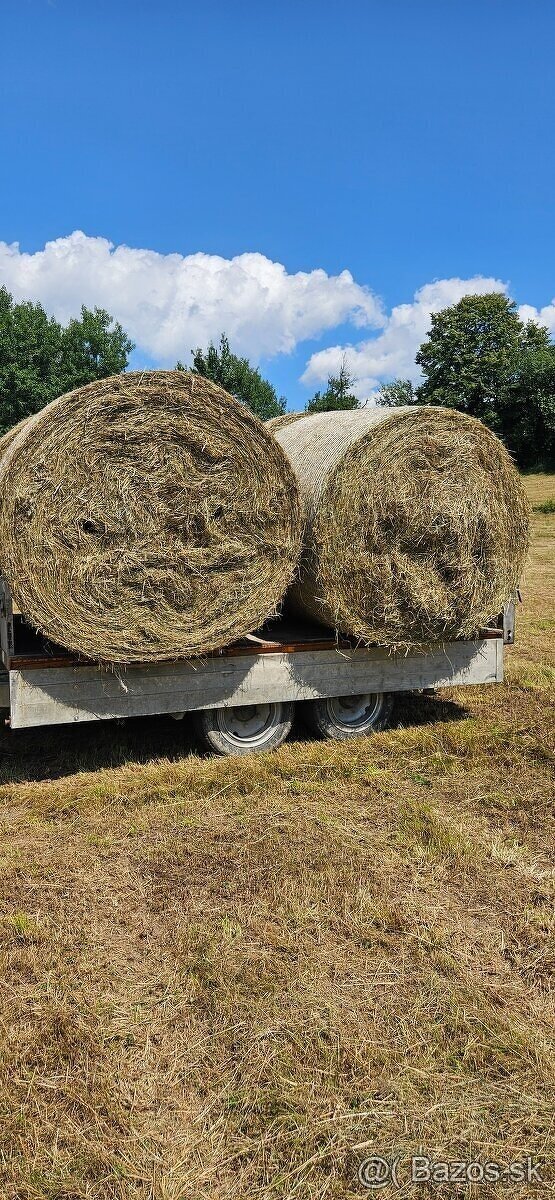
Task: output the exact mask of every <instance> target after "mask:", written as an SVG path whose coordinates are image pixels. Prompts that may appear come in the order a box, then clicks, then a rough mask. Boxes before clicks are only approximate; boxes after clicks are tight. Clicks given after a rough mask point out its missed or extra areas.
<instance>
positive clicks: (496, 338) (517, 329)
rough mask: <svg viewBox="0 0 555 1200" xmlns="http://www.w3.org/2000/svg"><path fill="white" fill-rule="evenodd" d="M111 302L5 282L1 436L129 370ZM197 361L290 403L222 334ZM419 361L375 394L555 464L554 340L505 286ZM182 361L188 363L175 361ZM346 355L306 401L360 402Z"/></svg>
mask: <svg viewBox="0 0 555 1200" xmlns="http://www.w3.org/2000/svg"><path fill="white" fill-rule="evenodd" d="M134 348H135V347H134V345H133V342H132V341H131V339H130V338H129V337H128V335H127V334H126V332H125V330H124V329H123V328H122V326H121V325H120V323H119V322H118V321H115V320H114V319H113V317H111V316H110V314H109V313H107V312H106V311H105V310H104V309H101V308H94V309H88V308H86V307H84V306H83V307H82V309H81V316H80V317H79V318H74V319H72V320H70V321H69V322H68V323H67V324H66V325H63V324H62V323H61V322H59V321H57V320H56V319H55V318H54V317H50V316H48V315H47V313H46V312H45V310H44V308H43V307H42V305H40V304H35V303H32V302H30V301H23V302H21V303H16V302H15V301H14V300H13V297H12V296H11V295H10V294H9V292H8V291H7V290H6V288H0V434H1V433H5V432H6V431H7V430H8V429H10V428H11V427H12V426H13V425H15V424H17V422H18V421H21V420H23V419H24V418H25V417H27V416H29V415H31V414H32V413H35V412H38V411H39V410H40V409H41V408H43V407H44V405H45V404H48V403H49V401H50V400H53V399H54V398H55V397H56V396H59V395H62V394H63V393H64V392H67V391H70V390H71V389H72V388H76V387H82V386H83V385H84V384H86V383H90V382H92V381H93V380H94V379H104V378H106V377H107V376H108V375H114V374H117V373H119V372H120V371H124V370H126V368H127V367H128V365H129V357H130V354H131V353H132V351H133V350H134ZM191 355H192V363H191V367H190V369H191V370H192V371H193V372H196V373H197V374H199V375H203V376H205V377H206V378H207V379H211V380H213V382H214V383H217V384H219V385H220V386H221V387H223V388H225V389H226V391H228V392H230V393H231V394H232V395H233V396H235V397H236V398H237V399H238V400H240V401H242V403H244V404H246V405H247V406H248V408H250V409H251V410H252V411H253V412H254V413H256V414H257V416H259V417H260V418H261V419H262V420H268V418H269V417H274V416H279V415H280V414H281V413H283V412H285V409H286V401H285V399H284V397H283V396H281V397H278V394H277V392H276V389H275V388H274V387H273V385H272V384H271V383H270V382H269V381H268V380H267V379H264V377H263V376H262V375H261V373H260V371H259V370H258V368H256V367H253V366H252V365H251V364H250V363H249V361H248V359H246V358H241V357H239V356H238V355H236V354H234V353H233V351H232V350H231V348H230V345H229V341H228V339H227V337H226V336H225V334H222V337H221V339H220V343H219V345H218V346H214V345H213V344H212V343H210V345H209V346H208V347H207V348H206V349H201V348H200V347H197V349H196V350H194V351H191ZM416 362H417V363H418V365H419V367H420V369H421V372H422V382H421V383H420V384H419V385H418V386H414V384H413V383H412V382H411V381H410V380H408V379H394V380H391V381H390V382H388V383H385V384H382V386H381V388H380V389H379V392H378V394H377V403H379V404H382V405H387V406H395V407H397V406H399V405H414V404H431V405H443V406H445V407H447V408H456V409H458V410H459V411H460V412H464V413H468V414H469V415H470V416H472V417H478V418H479V419H480V420H481V421H484V423H485V424H486V425H488V426H489V428H490V429H492V430H493V431H494V433H496V434H497V435H498V436H499V437H500V438H501V439H502V440H503V441H504V442H505V444H506V446H507V447H508V449H509V450H510V452H511V453H512V455H513V456H514V458H515V460H516V462H517V463H518V465H519V466H520V467H521V468H522V469H524V470H526V469H528V470H530V469H532V468H539V467H543V468H544V469H550V468H552V467H553V466H555V345H554V344H553V342H552V341H551V340H550V338H549V334H548V332H547V330H546V329H544V328H543V326H539V325H536V324H535V322H532V321H527V322H524V321H522V320H521V319H520V317H519V315H518V312H517V309H516V305H515V304H514V302H513V301H511V300H508V299H507V297H506V296H503V295H500V294H499V293H491V294H487V295H483V296H465V297H464V298H463V299H462V300H460V301H459V303H458V304H454V305H452V306H451V307H449V308H445V309H443V311H442V312H439V313H435V314H434V315H433V316H432V317H431V328H430V332H429V334H428V337H427V338H426V340H425V341H424V342H423V343H422V345H421V347H420V349H419V351H418V353H417V355H416ZM176 369H178V370H185V367H184V364H183V363H181V362H178V363H176ZM360 405H361V401H360V399H359V398H358V397H357V396H356V394H355V390H354V380H353V378H352V376H351V374H350V372H349V369H348V364H347V359H346V357H345V356H344V358H343V361H342V363H341V366H340V368H339V372H338V374H337V375H333V374H332V375H330V376H329V378H328V382H327V386H326V387H325V389H324V390H323V391H318V392H316V393H315V395H314V396H313V397H312V398H311V399H310V400H309V401H308V403H307V405H306V408H305V411H307V412H309V413H317V412H329V411H334V410H339V409H352V408H359V407H360Z"/></svg>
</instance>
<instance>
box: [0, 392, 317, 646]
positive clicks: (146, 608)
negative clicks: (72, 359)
mask: <svg viewBox="0 0 555 1200" xmlns="http://www.w3.org/2000/svg"><path fill="white" fill-rule="evenodd" d="M0 456H1V458H0V567H1V570H2V571H3V573H4V575H5V577H6V578H7V580H8V582H9V584H10V586H11V589H12V592H13V595H14V597H15V600H16V602H17V604H18V606H19V608H20V609H21V611H22V612H23V613H24V615H25V616H26V617H27V618H28V620H29V621H30V622H31V623H32V624H33V625H34V626H35V627H36V628H37V629H38V630H40V631H41V632H42V633H43V634H45V635H46V636H47V637H48V638H50V639H52V640H53V641H55V642H58V643H60V644H61V645H63V646H65V647H67V648H68V649H69V650H72V651H75V652H78V653H80V654H83V655H85V656H87V657H90V658H93V659H97V660H100V661H102V660H103V661H106V662H132V661H148V660H150V661H156V660H158V661H159V660H163V659H169V658H176V657H183V656H188V655H195V654H200V653H203V652H206V651H210V650H212V649H216V648H218V647H221V646H224V645H226V644H228V643H229V642H231V641H233V640H234V639H236V638H239V637H241V636H243V635H244V634H246V633H248V632H250V631H252V630H253V629H256V628H257V627H258V626H259V625H260V624H261V623H262V622H263V621H264V620H265V618H266V617H268V616H269V615H270V614H272V613H273V612H275V608H276V605H277V604H278V603H279V601H280V599H281V597H282V595H283V592H284V590H285V589H286V587H287V585H288V583H289V581H290V580H291V577H292V575H293V573H294V570H295V567H296V565H297V562H298V557H299V550H300V529H301V519H300V508H299V503H298V496H297V491H296V485H295V480H294V477H293V473H292V471H291V469H290V467H289V465H288V462H287V459H286V456H285V455H284V453H283V451H282V449H281V447H280V446H279V445H278V444H277V443H276V441H275V440H274V438H273V437H272V436H271V434H270V433H268V431H267V430H266V429H265V428H264V425H263V424H262V422H261V421H259V420H258V419H257V418H256V417H255V416H253V415H252V413H250V412H249V411H248V409H246V408H245V407H244V406H243V405H242V404H240V403H238V402H237V401H236V400H234V399H233V398H232V397H231V396H229V395H228V394H227V393H226V392H224V391H223V390H222V389H221V388H219V387H217V386H216V385H214V384H213V383H210V382H209V381H208V380H206V379H203V378H202V377H201V376H198V375H194V374H190V373H188V372H183V371H175V372H174V371H152V372H143V373H129V374H126V375H119V376H115V377H113V378H111V379H104V380H102V381H100V382H95V383H92V384H89V385H88V386H86V387H83V388H80V389H79V390H77V391H74V392H70V393H68V395H66V396H62V397H61V398H60V399H58V400H55V401H54V402H53V403H52V404H50V405H48V407H47V408H45V409H43V411H42V412H40V413H38V414H37V415H36V416H34V417H31V418H29V420H28V421H26V422H25V423H24V424H23V425H22V426H21V428H19V429H18V431H17V432H16V433H15V436H14V434H13V433H9V434H7V435H6V437H5V438H4V439H3V441H2V442H0Z"/></svg>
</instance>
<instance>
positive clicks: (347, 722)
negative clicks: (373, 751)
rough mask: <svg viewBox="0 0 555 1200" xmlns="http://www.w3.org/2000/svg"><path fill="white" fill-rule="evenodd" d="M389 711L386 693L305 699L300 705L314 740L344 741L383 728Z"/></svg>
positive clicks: (388, 699)
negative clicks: (314, 734)
mask: <svg viewBox="0 0 555 1200" xmlns="http://www.w3.org/2000/svg"><path fill="white" fill-rule="evenodd" d="M392 710H393V696H392V695H391V693H390V692H365V693H363V694H361V695H358V696H330V697H328V699H326V700H307V701H306V702H305V703H304V705H303V716H304V719H305V721H306V723H307V725H308V726H309V728H310V729H311V730H312V732H313V733H316V734H318V737H321V738H334V739H335V740H337V741H346V740H347V739H348V738H354V737H363V736H364V735H365V734H369V733H378V732H379V731H380V730H381V729H385V728H386V727H387V725H388V724H389V722H390V719H391V713H392Z"/></svg>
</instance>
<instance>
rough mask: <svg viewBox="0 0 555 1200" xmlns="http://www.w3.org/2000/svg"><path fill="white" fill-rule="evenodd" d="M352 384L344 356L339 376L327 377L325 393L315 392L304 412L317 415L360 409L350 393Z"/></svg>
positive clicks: (358, 402)
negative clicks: (336, 410) (337, 410)
mask: <svg viewBox="0 0 555 1200" xmlns="http://www.w3.org/2000/svg"><path fill="white" fill-rule="evenodd" d="M353 383H354V379H353V377H352V375H350V374H349V371H348V369H347V359H346V356H345V355H343V361H342V363H341V367H340V368H339V375H329V376H328V383H327V387H326V390H325V392H316V393H315V395H314V396H313V397H312V400H309V401H308V404H307V405H306V408H305V412H307V413H319V412H332V411H333V410H334V409H346V408H360V401H359V400H357V398H356V396H355V395H353V392H352V387H353Z"/></svg>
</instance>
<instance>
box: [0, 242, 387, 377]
mask: <svg viewBox="0 0 555 1200" xmlns="http://www.w3.org/2000/svg"><path fill="white" fill-rule="evenodd" d="M0 284H4V285H5V286H6V287H7V288H8V290H9V291H10V292H12V294H13V295H14V296H15V297H16V299H29V300H38V301H40V302H41V303H42V304H43V305H44V307H45V308H46V310H47V311H48V312H50V313H53V314H54V315H55V316H56V317H57V318H58V319H59V320H62V321H67V320H68V319H69V318H70V317H72V316H74V315H78V313H79V310H80V307H81V305H82V304H86V305H87V306H88V307H93V306H94V305H98V306H99V307H101V308H107V309H108V311H109V312H111V313H112V314H113V316H115V317H116V319H117V320H118V321H121V323H122V325H123V326H124V328H125V329H126V330H127V331H128V333H129V334H130V336H131V337H132V338H133V341H135V342H136V343H137V346H138V348H139V349H140V350H142V351H143V352H145V353H146V354H148V355H149V356H150V357H151V358H152V359H154V360H155V362H156V363H158V364H160V365H162V366H167V365H173V363H174V362H175V360H176V358H178V357H181V358H183V359H184V360H186V361H187V360H188V358H189V351H190V350H191V349H193V348H195V347H196V346H204V345H206V344H207V343H208V342H209V341H210V340H211V339H212V340H217V339H218V338H219V336H220V334H221V333H222V332H225V333H227V335H228V337H229V339H230V341H231V343H232V346H233V349H234V350H235V351H237V352H239V353H241V354H246V355H248V356H249V357H252V358H255V359H258V358H259V357H261V356H270V355H274V354H278V353H288V352H290V351H292V350H294V348H295V347H296V346H297V344H298V343H299V342H302V341H303V340H305V339H307V338H314V337H317V336H320V335H321V334H322V333H324V332H326V331H327V330H330V329H334V328H335V327H337V326H338V325H340V324H343V323H344V322H350V323H352V324H353V325H355V326H357V327H360V328H362V327H366V328H371V327H374V328H380V327H381V326H382V325H383V323H384V320H385V317H384V314H383V311H382V308H381V305H380V302H379V300H378V299H377V298H376V297H375V296H374V295H373V294H372V292H371V291H370V290H369V288H366V287H362V286H361V285H360V284H358V283H356V282H355V280H354V279H353V276H352V275H351V273H350V272H349V271H342V272H341V273H340V274H339V275H328V274H326V272H325V271H323V270H314V271H308V272H305V271H298V272H297V273H296V274H288V272H287V271H286V269H285V267H284V266H282V264H281V263H278V262H272V261H271V259H269V258H265V257H264V255H263V254H239V255H237V256H236V257H235V258H231V259H227V258H221V257H219V256H218V255H215V254H201V253H199V254H189V255H186V256H183V255H181V254H158V253H156V251H154V250H138V249H133V248H132V247H129V246H114V245H113V244H112V243H111V242H109V241H107V240H106V238H101V237H88V236H87V235H86V234H84V233H81V232H75V233H72V234H71V235H70V236H69V237H64V238H57V239H56V240H55V241H52V242H47V243H46V245H45V247H44V249H43V250H39V251H37V252H36V253H34V254H26V253H22V251H21V250H20V248H19V244H18V243H17V242H16V243H14V244H13V245H8V244H7V243H6V242H0Z"/></svg>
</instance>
